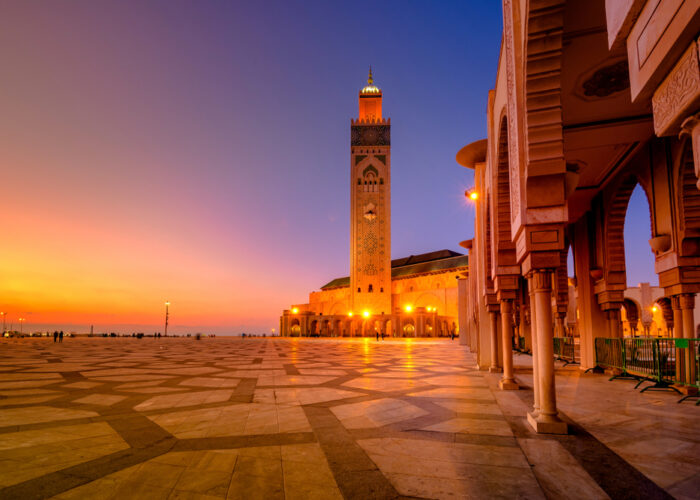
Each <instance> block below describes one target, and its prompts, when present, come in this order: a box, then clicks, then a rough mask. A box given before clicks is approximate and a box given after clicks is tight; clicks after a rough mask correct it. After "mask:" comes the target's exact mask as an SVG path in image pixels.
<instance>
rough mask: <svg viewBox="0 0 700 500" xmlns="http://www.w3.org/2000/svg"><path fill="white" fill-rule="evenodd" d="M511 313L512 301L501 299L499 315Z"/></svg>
mask: <svg viewBox="0 0 700 500" xmlns="http://www.w3.org/2000/svg"><path fill="white" fill-rule="evenodd" d="M512 311H513V299H511V298H503V299H501V314H510V313H511V312H512Z"/></svg>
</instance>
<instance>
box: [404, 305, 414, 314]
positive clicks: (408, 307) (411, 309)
mask: <svg viewBox="0 0 700 500" xmlns="http://www.w3.org/2000/svg"><path fill="white" fill-rule="evenodd" d="M405 309H406V312H407V313H410V312H411V311H413V307H411V306H410V305H408V306H406V307H405Z"/></svg>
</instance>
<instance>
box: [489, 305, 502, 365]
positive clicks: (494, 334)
mask: <svg viewBox="0 0 700 500" xmlns="http://www.w3.org/2000/svg"><path fill="white" fill-rule="evenodd" d="M489 319H490V320H491V321H490V323H491V366H490V367H489V372H491V373H498V372H500V371H501V369H500V367H499V366H498V312H496V311H489Z"/></svg>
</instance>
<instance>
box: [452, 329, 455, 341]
mask: <svg viewBox="0 0 700 500" xmlns="http://www.w3.org/2000/svg"><path fill="white" fill-rule="evenodd" d="M454 339H455V332H454V330H453V331H452V340H454Z"/></svg>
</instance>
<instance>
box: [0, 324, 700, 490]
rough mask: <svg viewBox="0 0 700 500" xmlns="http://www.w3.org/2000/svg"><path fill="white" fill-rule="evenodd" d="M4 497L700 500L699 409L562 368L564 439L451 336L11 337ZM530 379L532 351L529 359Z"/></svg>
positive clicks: (2, 428)
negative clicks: (535, 427)
mask: <svg viewBox="0 0 700 500" xmlns="http://www.w3.org/2000/svg"><path fill="white" fill-rule="evenodd" d="M0 342H2V343H0V352H2V356H1V357H0V498H2V499H14V498H17V499H23V500H24V499H31V498H59V499H76V498H89V499H93V498H105V499H107V498H114V499H116V498H119V499H127V498H147V499H157V498H202V499H207V498H212V499H214V498H245V499H252V498H265V499H274V498H303V499H308V498H323V499H326V498H330V499H332V498H361V499H368V498H401V497H404V498H407V497H411V498H671V495H673V496H675V497H677V498H697V492H698V491H700V466H699V465H698V460H697V457H698V456H700V437H698V432H697V427H698V423H700V408H697V407H694V406H692V405H676V404H675V400H676V398H675V397H674V396H672V395H670V394H661V393H656V394H654V395H653V396H647V394H643V395H641V394H639V393H638V392H635V391H633V390H632V389H631V387H630V386H629V384H626V383H625V382H619V383H618V382H611V383H608V382H607V378H606V377H603V376H601V375H581V374H580V373H579V372H578V370H576V369H575V368H567V369H563V368H559V369H558V380H557V383H558V384H559V385H558V397H559V399H560V405H561V408H562V410H563V411H564V413H565V414H566V418H567V419H569V421H570V422H571V424H572V433H571V434H570V435H569V436H538V435H535V434H533V433H532V432H531V431H530V429H529V427H528V426H527V424H526V421H525V412H526V411H527V407H528V404H529V403H530V402H531V399H532V392H531V391H530V390H527V389H524V390H521V391H517V392H502V391H499V390H498V389H497V382H498V376H497V375H489V374H485V373H483V372H479V371H478V370H477V369H476V367H475V361H474V356H473V354H471V353H469V351H468V350H467V349H466V348H464V347H462V346H460V345H459V344H458V343H457V342H456V341H455V342H451V341H449V340H446V341H416V340H392V341H388V340H387V341H384V342H376V341H375V340H374V339H367V340H365V339H353V340H329V339H310V340H307V339H301V340H300V339H274V340H273V339H246V340H242V339H226V338H217V339H205V340H201V341H196V340H194V339H160V340H155V339H141V340H137V339H111V338H110V339H102V338H95V339H66V340H65V341H64V343H63V344H54V343H53V342H52V341H51V340H48V341H47V340H45V339H21V340H15V339H9V340H8V339H5V340H2V341H0ZM516 366H517V368H518V377H519V379H520V380H521V381H522V382H524V383H525V384H527V383H528V381H529V379H530V378H531V370H530V368H529V358H526V357H524V356H519V357H518V358H516Z"/></svg>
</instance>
